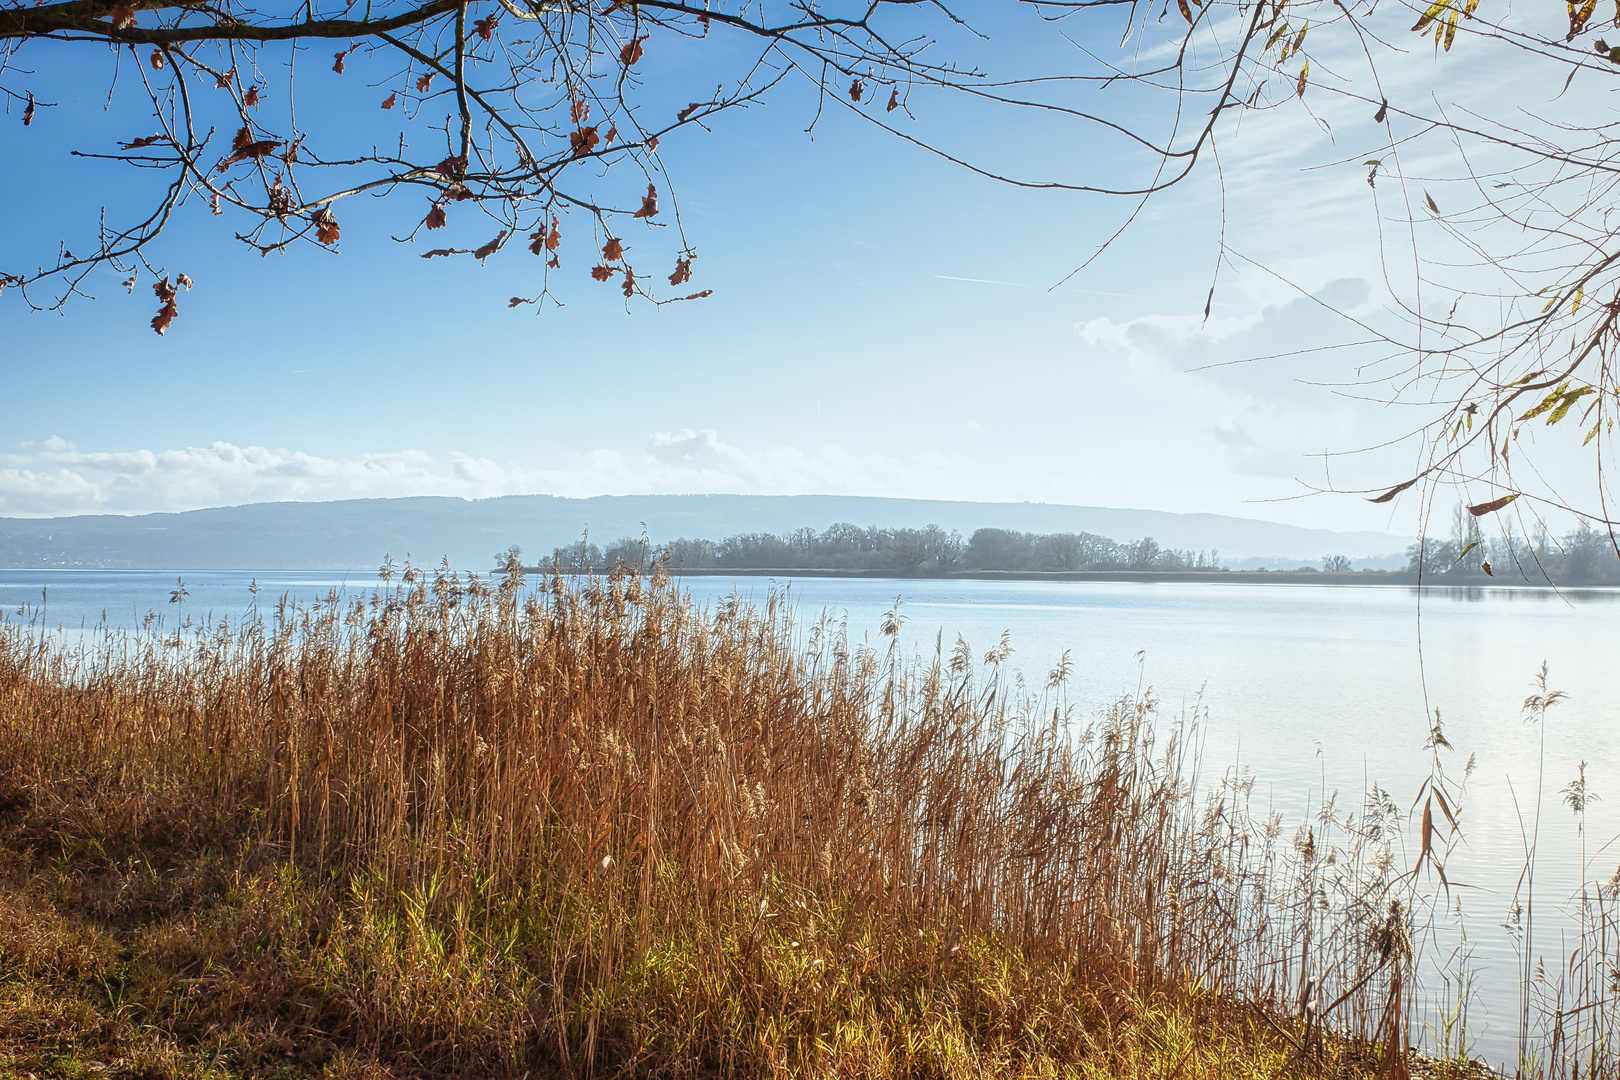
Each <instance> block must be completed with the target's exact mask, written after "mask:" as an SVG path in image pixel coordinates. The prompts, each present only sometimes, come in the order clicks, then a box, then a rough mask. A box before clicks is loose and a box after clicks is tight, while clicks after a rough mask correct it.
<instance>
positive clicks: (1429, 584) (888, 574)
mask: <svg viewBox="0 0 1620 1080" xmlns="http://www.w3.org/2000/svg"><path fill="white" fill-rule="evenodd" d="M551 570H552V568H551V567H549V566H525V567H524V568H523V571H524V573H526V574H543V573H544V574H549V573H550V572H551ZM496 572H497V573H503V572H504V571H496ZM609 572H610V568H609V567H605V566H595V567H592V568H591V569H590V570H588V571H585V570H567V569H565V570H563V573H564V574H570V575H579V574H586V573H589V574H597V575H601V574H607V573H609ZM669 574H670V576H672V577H676V578H681V577H771V578H879V579H885V578H886V579H893V580H905V581H1091V582H1106V581H1131V582H1150V583H1159V582H1177V581H1183V582H1197V583H1200V584H1214V585H1398V586H1408V587H1415V586H1417V585H1418V584H1419V582H1418V576H1417V575H1416V574H1413V573H1410V572H1407V571H1404V570H1352V571H1348V572H1328V571H1320V570H951V571H948V572H946V573H909V572H907V571H904V570H892V569H891V570H881V569H863V570H845V569H838V568H831V567H820V568H815V569H808V568H796V567H729V566H703V567H690V566H688V567H670V569H669ZM1422 586H1423V588H1425V589H1480V588H1513V589H1553V588H1562V589H1594V588H1598V589H1612V588H1615V587H1616V586H1615V585H1612V584H1608V585H1605V584H1594V585H1572V584H1558V583H1549V582H1547V581H1545V580H1539V581H1538V580H1529V579H1526V578H1523V577H1520V576H1517V575H1515V576H1514V577H1513V578H1511V579H1510V578H1507V577H1505V576H1498V577H1479V576H1470V577H1469V578H1468V579H1467V580H1452V579H1450V578H1448V577H1445V576H1439V577H1438V578H1437V577H1436V576H1432V575H1431V576H1428V577H1426V578H1425V579H1424V580H1423V582H1422Z"/></svg>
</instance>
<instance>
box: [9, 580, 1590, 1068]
mask: <svg viewBox="0 0 1620 1080" xmlns="http://www.w3.org/2000/svg"><path fill="white" fill-rule="evenodd" d="M534 586H535V587H533V588H531V587H529V585H528V584H526V583H524V582H523V581H522V579H521V575H511V576H508V577H506V578H505V579H504V580H502V581H501V582H500V584H498V585H497V584H495V583H493V582H489V581H484V580H481V579H479V578H477V577H472V578H470V579H469V578H464V577H461V576H458V575H456V574H454V573H452V572H450V571H449V570H448V568H441V569H440V570H439V571H438V572H437V573H434V574H428V573H424V572H422V571H418V570H414V569H407V570H406V572H405V574H404V577H403V580H402V581H400V582H393V581H390V582H388V583H386V584H385V585H384V586H383V587H382V588H380V589H379V590H378V591H377V592H376V593H375V595H373V596H371V597H369V598H353V597H351V598H344V597H340V596H337V595H333V596H331V597H329V598H328V600H326V601H325V602H322V603H317V604H313V605H310V606H308V607H301V606H297V605H294V604H291V603H289V602H287V601H285V600H283V601H282V602H280V603H278V604H276V605H275V606H274V607H273V608H272V609H270V610H267V611H264V612H262V613H261V614H260V615H258V616H256V617H254V618H250V619H248V620H246V621H245V622H244V623H243V624H242V625H240V626H237V627H230V626H226V625H224V624H220V625H217V626H208V627H194V628H193V629H192V630H191V631H190V632H184V631H182V630H175V631H172V632H170V631H167V630H160V629H155V628H154V629H150V630H148V631H145V632H142V633H136V634H129V635H121V634H113V633H102V634H100V635H92V636H90V637H87V638H86V639H85V640H84V642H83V643H82V644H81V645H80V646H79V647H77V648H68V647H65V646H64V645H63V644H62V642H61V641H60V640H58V639H55V638H53V637H51V636H50V635H48V634H46V633H44V632H43V631H42V630H40V629H39V628H37V627H34V628H30V627H29V626H27V625H18V624H16V623H11V624H7V625H6V626H5V628H4V631H3V633H0V787H3V788H4V790H0V802H7V801H9V803H10V804H11V805H12V806H13V807H21V808H23V809H22V810H21V811H20V812H21V813H22V814H23V815H24V816H25V817H26V818H27V822H28V826H27V828H28V829H29V830H32V831H31V832H30V833H29V835H30V836H32V837H33V838H34V839H33V840H32V841H30V842H31V843H35V844H43V845H45V846H47V847H48V846H49V845H51V844H55V845H57V846H58V847H59V848H60V850H61V851H62V852H63V853H65V854H68V853H71V852H70V849H71V851H83V850H85V849H86V847H87V846H88V847H90V848H94V849H95V852H94V854H96V856H97V857H98V858H101V859H102V860H103V861H104V862H105V864H106V865H107V866H109V867H112V868H113V869H114V870H116V874H117V881H118V883H119V884H118V889H117V890H116V892H117V897H116V898H114V899H113V900H108V901H106V903H107V904H108V905H111V908H117V906H118V904H120V903H124V904H126V905H128V904H134V903H136V902H137V900H139V898H140V897H148V898H150V897H153V896H159V895H160V894H161V895H169V894H171V893H172V894H174V895H178V894H179V892H180V891H183V885H182V884H176V883H175V881H174V880H172V871H165V870H163V868H161V867H154V866H153V865H152V859H151V856H150V855H149V854H144V853H150V852H152V851H154V850H159V849H161V850H184V851H187V852H191V853H193V854H192V855H190V856H188V859H189V862H188V863H187V864H186V865H193V866H194V865H201V864H203V863H206V862H207V860H208V859H212V860H214V861H213V863H211V864H210V865H213V866H215V867H216V871H217V872H216V873H215V876H214V878H213V879H212V880H211V883H208V884H205V885H200V886H198V887H197V890H196V891H197V893H198V895H199V896H200V897H201V899H200V900H198V901H197V902H196V903H194V904H192V906H191V907H190V908H188V911H189V912H190V914H189V915H188V916H187V919H186V920H185V921H184V924H183V926H182V925H181V924H179V923H173V922H171V923H170V924H166V929H165V930H164V935H165V936H164V937H163V938H162V940H160V941H156V942H155V943H149V945H150V948H149V949H148V952H149V953H152V954H153V955H158V954H161V955H163V956H168V957H170V960H171V961H172V962H169V963H168V966H167V967H166V968H164V970H165V971H168V972H170V975H169V976H167V977H166V981H165V980H159V985H157V986H156V987H155V988H153V989H150V990H149V997H150V998H151V1000H148V1001H147V1002H146V1007H148V1008H150V1009H153V1010H156V1011H163V1012H164V1015H167V1016H170V1017H175V1018H178V1019H177V1020H176V1021H175V1023H178V1024H179V1025H180V1027H181V1028H182V1029H184V1028H185V1027H186V1025H187V1024H193V1025H194V1026H196V1027H197V1029H198V1030H201V1028H202V1025H203V1024H204V1023H205V1022H206V1023H207V1024H211V1025H214V1026H215V1027H217V1026H218V1025H220V1024H228V1023H229V1021H230V1018H231V1017H232V1016H244V1015H247V1013H248V1012H250V1011H251V1010H252V1009H254V1008H262V1003H263V1001H264V1000H268V999H272V998H273V999H274V1000H275V1001H276V1002H278V1003H279V1004H277V1005H276V1009H277V1010H279V1012H278V1015H279V1016H281V1017H283V1018H284V1022H285V1030H287V1031H292V1032H296V1031H300V1030H303V1031H319V1032H322V1033H324V1034H325V1035H327V1036H331V1037H339V1036H341V1038H342V1039H344V1040H347V1041H348V1043H350V1044H352V1045H355V1046H361V1047H365V1048H368V1049H369V1052H371V1053H374V1054H377V1055H382V1056H386V1057H388V1058H389V1059H390V1060H395V1061H399V1060H404V1061H409V1062H412V1063H414V1064H413V1067H414V1068H419V1069H421V1070H424V1071H428V1072H434V1071H440V1072H442V1071H449V1070H458V1069H485V1070H493V1071H497V1072H510V1073H513V1074H521V1073H523V1072H526V1071H529V1070H532V1069H537V1068H538V1069H553V1070H556V1071H558V1072H563V1073H568V1074H579V1075H609V1074H613V1073H615V1072H619V1071H624V1070H629V1071H634V1072H641V1073H651V1074H671V1075H674V1074H692V1075H697V1074H703V1075H712V1074H715V1073H725V1074H738V1075H778V1074H779V1075H788V1074H800V1075H802V1074H805V1073H807V1072H811V1071H814V1072H817V1073H827V1074H845V1075H946V1074H956V1073H958V1072H960V1071H962V1070H978V1071H980V1072H994V1073H998V1074H1024V1075H1049V1074H1053V1073H1065V1072H1066V1073H1073V1074H1074V1075H1092V1076H1113V1075H1133V1074H1140V1075H1164V1076H1170V1075H1176V1076H1187V1077H1200V1076H1217V1075H1228V1074H1235V1073H1236V1072H1239V1071H1242V1072H1244V1073H1246V1074H1253V1075H1265V1074H1267V1072H1266V1070H1267V1069H1270V1070H1272V1071H1273V1072H1274V1071H1276V1070H1279V1069H1281V1068H1283V1067H1286V1066H1293V1065H1298V1064H1311V1063H1313V1062H1318V1063H1320V1062H1330V1061H1332V1060H1337V1058H1336V1057H1335V1055H1337V1054H1339V1052H1340V1051H1341V1050H1342V1049H1343V1048H1344V1046H1346V1045H1348V1044H1346V1043H1345V1042H1344V1038H1343V1037H1345V1036H1348V1037H1350V1039H1351V1040H1352V1041H1357V1040H1359V1041H1360V1042H1361V1043H1363V1044H1365V1045H1366V1046H1368V1047H1370V1048H1371V1054H1372V1057H1371V1058H1370V1059H1368V1060H1369V1061H1370V1064H1369V1065H1368V1067H1369V1068H1372V1069H1375V1070H1376V1071H1377V1072H1379V1073H1381V1074H1382V1075H1387V1076H1404V1075H1405V1074H1406V1068H1407V1065H1406V1058H1405V1053H1404V1051H1405V1049H1406V1047H1407V1044H1408V1041H1409V1039H1410V1037H1411V1036H1410V1034H1409V1031H1408V1028H1409V1024H1410V1021H1411V1019H1412V1017H1413V1016H1414V1015H1415V1012H1414V1004H1413V998H1412V979H1413V971H1414V966H1413V945H1412V933H1413V918H1412V915H1411V913H1410V911H1409V909H1408V906H1407V905H1408V903H1409V901H1408V900H1407V899H1406V897H1407V896H1408V891H1407V885H1408V884H1409V879H1406V878H1403V877H1402V875H1401V874H1400V873H1399V870H1398V867H1397V859H1396V851H1397V846H1398V842H1399V830H1400V827H1401V821H1402V818H1403V814H1402V811H1401V808H1400V807H1398V806H1397V805H1396V804H1395V803H1394V801H1393V800H1392V799H1391V798H1390V797H1389V796H1388V795H1387V794H1385V793H1383V792H1379V791H1377V790H1376V789H1374V791H1373V792H1372V793H1371V794H1370V795H1369V796H1368V797H1367V799H1366V801H1365V803H1364V805H1361V806H1357V807H1355V808H1353V809H1352V810H1350V811H1344V810H1341V809H1339V808H1336V807H1334V806H1332V805H1331V804H1330V805H1329V806H1327V807H1325V808H1324V809H1323V810H1322V811H1321V812H1320V814H1318V815H1317V817H1316V818H1315V819H1314V820H1312V821H1310V822H1308V823H1306V824H1303V825H1300V826H1298V827H1297V828H1296V829H1285V827H1284V825H1283V823H1282V820H1281V818H1280V817H1277V816H1275V815H1269V814H1263V813H1257V812H1255V811H1254V810H1253V809H1252V808H1251V800H1250V793H1251V789H1252V786H1253V781H1252V779H1248V778H1245V777H1243V776H1241V775H1239V774H1236V773H1229V774H1226V775H1221V776H1213V777H1203V776H1200V774H1199V768H1200V765H1199V761H1198V756H1197V754H1196V746H1195V744H1196V742H1197V724H1196V717H1182V718H1179V719H1171V720H1168V721H1167V720H1166V719H1164V718H1163V717H1161V716H1159V714H1158V711H1157V709H1156V707H1155V703H1154V701H1153V699H1152V697H1151V696H1150V695H1147V694H1142V695H1137V696H1132V697H1127V698H1125V699H1122V700H1120V701H1118V702H1116V703H1114V704H1113V705H1112V706H1111V707H1109V708H1107V709H1106V710H1103V711H1102V712H1100V713H1098V714H1096V715H1094V716H1089V717H1088V716H1085V715H1078V716H1077V715H1076V714H1075V713H1074V712H1073V711H1072V710H1071V709H1070V707H1069V706H1068V704H1067V701H1066V698H1065V695H1064V681H1065V676H1066V672H1065V671H1063V670H1061V669H1060V670H1059V671H1056V672H1054V673H1053V675H1052V678H1051V679H1050V680H1049V682H1048V684H1047V685H1046V686H1045V687H1044V688H1040V689H1039V690H1038V691H1037V692H1035V693H1033V694H1029V693H1025V692H1024V690H1023V689H1022V687H1021V685H1020V684H1018V683H1017V682H1016V681H1015V680H1013V679H1012V678H1010V677H1009V676H1008V675H1007V673H1006V665H1005V661H1006V659H1007V654H1008V650H1007V649H1006V646H1005V642H1003V643H1002V645H1000V646H998V647H997V648H994V649H992V650H990V651H989V653H988V654H986V655H984V656H982V657H979V656H975V655H974V654H973V653H971V652H970V651H969V649H968V647H967V645H966V644H965V643H962V642H960V641H959V642H958V643H957V645H956V647H955V648H953V649H949V650H946V649H944V648H943V647H941V648H939V649H936V651H935V654H934V655H933V656H931V657H924V658H923V659H921V660H917V659H915V658H908V657H907V655H906V654H905V653H904V652H903V651H902V650H901V649H900V648H899V646H898V640H899V624H900V618H899V616H898V615H897V614H896V615H891V617H890V618H889V619H888V620H887V621H886V623H885V626H884V636H883V637H882V638H881V639H880V641H879V644H878V645H877V646H876V647H867V646H864V645H861V644H858V643H856V642H852V641H851V640H850V638H849V636H848V635H847V633H845V631H844V629H843V628H842V627H840V626H837V625H835V624H833V623H830V622H828V621H825V620H823V621H820V622H817V623H815V624H813V625H810V626H807V627H798V626H796V625H795V623H794V621H793V614H792V612H791V611H790V610H789V609H788V608H787V607H786V606H785V605H784V604H783V603H781V602H780V600H779V599H778V598H772V599H771V600H770V601H769V602H768V603H766V604H765V605H764V606H763V607H760V608H755V607H751V606H749V605H746V604H743V603H741V602H738V601H736V600H731V601H728V602H725V603H722V604H720V605H718V606H717V607H716V608H714V609H713V610H703V609H700V608H698V607H696V606H694V605H693V604H692V603H691V602H690V601H689V600H688V599H686V598H685V597H684V596H683V595H682V594H681V593H680V591H679V589H678V588H677V587H676V586H675V585H673V584H672V583H671V582H670V581H668V580H667V579H666V578H665V577H664V576H663V574H662V573H660V572H655V573H653V574H652V575H651V576H650V577H645V578H643V577H638V576H636V575H634V574H624V573H621V574H618V575H615V576H613V577H611V578H608V579H592V580H588V581H578V582H574V583H570V581H569V580H567V579H564V578H562V577H555V576H553V577H547V578H544V579H543V580H540V581H537V582H535V583H534ZM1425 843H1427V841H1425ZM198 853H201V854H200V855H199V854H198ZM143 864H144V866H143ZM166 874H170V875H171V876H165V875H166ZM59 890H66V891H70V883H69V884H62V885H60V886H59ZM165 890H167V892H165ZM130 897H134V898H136V899H135V900H131V899H129V898H130ZM120 898H121V899H120ZM1605 947H1606V946H1605ZM1245 1003H1248V1005H1253V1006H1254V1008H1250V1007H1248V1005H1246V1004H1245ZM277 1022H278V1023H281V1022H282V1021H277ZM299 1025H302V1027H300V1026H299ZM213 1029H214V1028H210V1029H209V1030H213ZM1324 1031H1328V1032H1331V1033H1334V1035H1335V1037H1334V1038H1332V1039H1324V1038H1323V1032H1324ZM1257 1048H1259V1049H1257ZM1605 1053H1610V1054H1611V1056H1609V1057H1605V1058H1603V1062H1602V1063H1607V1065H1608V1066H1612V1062H1613V1060H1614V1058H1613V1057H1612V1052H1611V1051H1605ZM1265 1054H1271V1055H1273V1057H1274V1058H1275V1060H1271V1059H1268V1060H1269V1065H1264V1063H1260V1062H1258V1061H1257V1058H1256V1055H1260V1056H1264V1055H1265ZM1593 1060H1594V1061H1595V1060H1596V1059H1595V1058H1594V1059H1593ZM1323 1067H1325V1066H1323ZM1144 1070H1145V1071H1144ZM1583 1075H1593V1074H1592V1073H1590V1072H1587V1073H1584V1074H1583Z"/></svg>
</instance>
